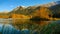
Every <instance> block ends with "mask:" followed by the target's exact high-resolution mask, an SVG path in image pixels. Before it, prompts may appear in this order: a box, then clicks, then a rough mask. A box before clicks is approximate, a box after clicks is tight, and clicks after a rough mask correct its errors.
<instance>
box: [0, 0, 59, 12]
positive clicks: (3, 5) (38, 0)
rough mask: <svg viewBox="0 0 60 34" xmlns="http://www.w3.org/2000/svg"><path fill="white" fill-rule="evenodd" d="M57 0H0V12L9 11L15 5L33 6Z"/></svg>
mask: <svg viewBox="0 0 60 34" xmlns="http://www.w3.org/2000/svg"><path fill="white" fill-rule="evenodd" d="M55 1H58V0H0V12H3V11H11V10H13V9H14V8H16V7H17V6H25V7H27V6H34V5H40V4H46V3H50V2H55Z"/></svg>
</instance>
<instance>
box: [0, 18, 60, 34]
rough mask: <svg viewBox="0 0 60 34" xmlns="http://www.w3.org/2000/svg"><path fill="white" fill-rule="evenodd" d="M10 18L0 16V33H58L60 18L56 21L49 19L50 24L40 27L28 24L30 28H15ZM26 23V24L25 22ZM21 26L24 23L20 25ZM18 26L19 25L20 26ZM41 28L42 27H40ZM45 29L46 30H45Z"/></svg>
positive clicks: (59, 30)
mask: <svg viewBox="0 0 60 34" xmlns="http://www.w3.org/2000/svg"><path fill="white" fill-rule="evenodd" d="M12 20H13V19H12V18H10V19H2V18H0V34H44V33H45V34H49V33H50V34H51V33H53V34H54V33H55V34H57V33H59V32H60V27H59V26H60V20H57V21H49V22H50V23H52V24H51V25H47V26H44V27H40V26H37V25H35V24H34V25H30V26H29V27H30V29H28V28H22V29H21V30H20V29H17V28H15V27H14V26H13V25H12ZM26 25H27V24H26ZM21 26H22V27H23V26H24V25H21ZM21 26H20V27H21ZM41 28H42V29H41ZM46 29H47V30H46Z"/></svg>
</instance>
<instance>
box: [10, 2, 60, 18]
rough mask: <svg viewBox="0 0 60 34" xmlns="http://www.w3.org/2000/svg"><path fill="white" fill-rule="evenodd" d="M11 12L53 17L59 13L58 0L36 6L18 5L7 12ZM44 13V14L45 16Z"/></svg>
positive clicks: (59, 3)
mask: <svg viewBox="0 0 60 34" xmlns="http://www.w3.org/2000/svg"><path fill="white" fill-rule="evenodd" d="M57 11H58V12H57ZM9 14H10V15H12V14H22V15H25V16H26V15H28V16H33V17H34V16H39V17H43V18H49V17H53V16H54V15H55V14H60V1H57V2H51V3H48V4H43V5H38V6H29V7H23V6H19V7H17V8H15V9H13V10H12V11H11V12H9ZM45 15H46V16H45Z"/></svg>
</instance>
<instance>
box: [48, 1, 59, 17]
mask: <svg viewBox="0 0 60 34" xmlns="http://www.w3.org/2000/svg"><path fill="white" fill-rule="evenodd" d="M49 8H50V9H51V11H52V13H53V17H57V18H60V1H57V2H56V5H54V6H51V7H49Z"/></svg>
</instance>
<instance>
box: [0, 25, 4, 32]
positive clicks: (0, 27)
mask: <svg viewBox="0 0 60 34" xmlns="http://www.w3.org/2000/svg"><path fill="white" fill-rule="evenodd" d="M2 26H3V24H0V32H1V30H2Z"/></svg>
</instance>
